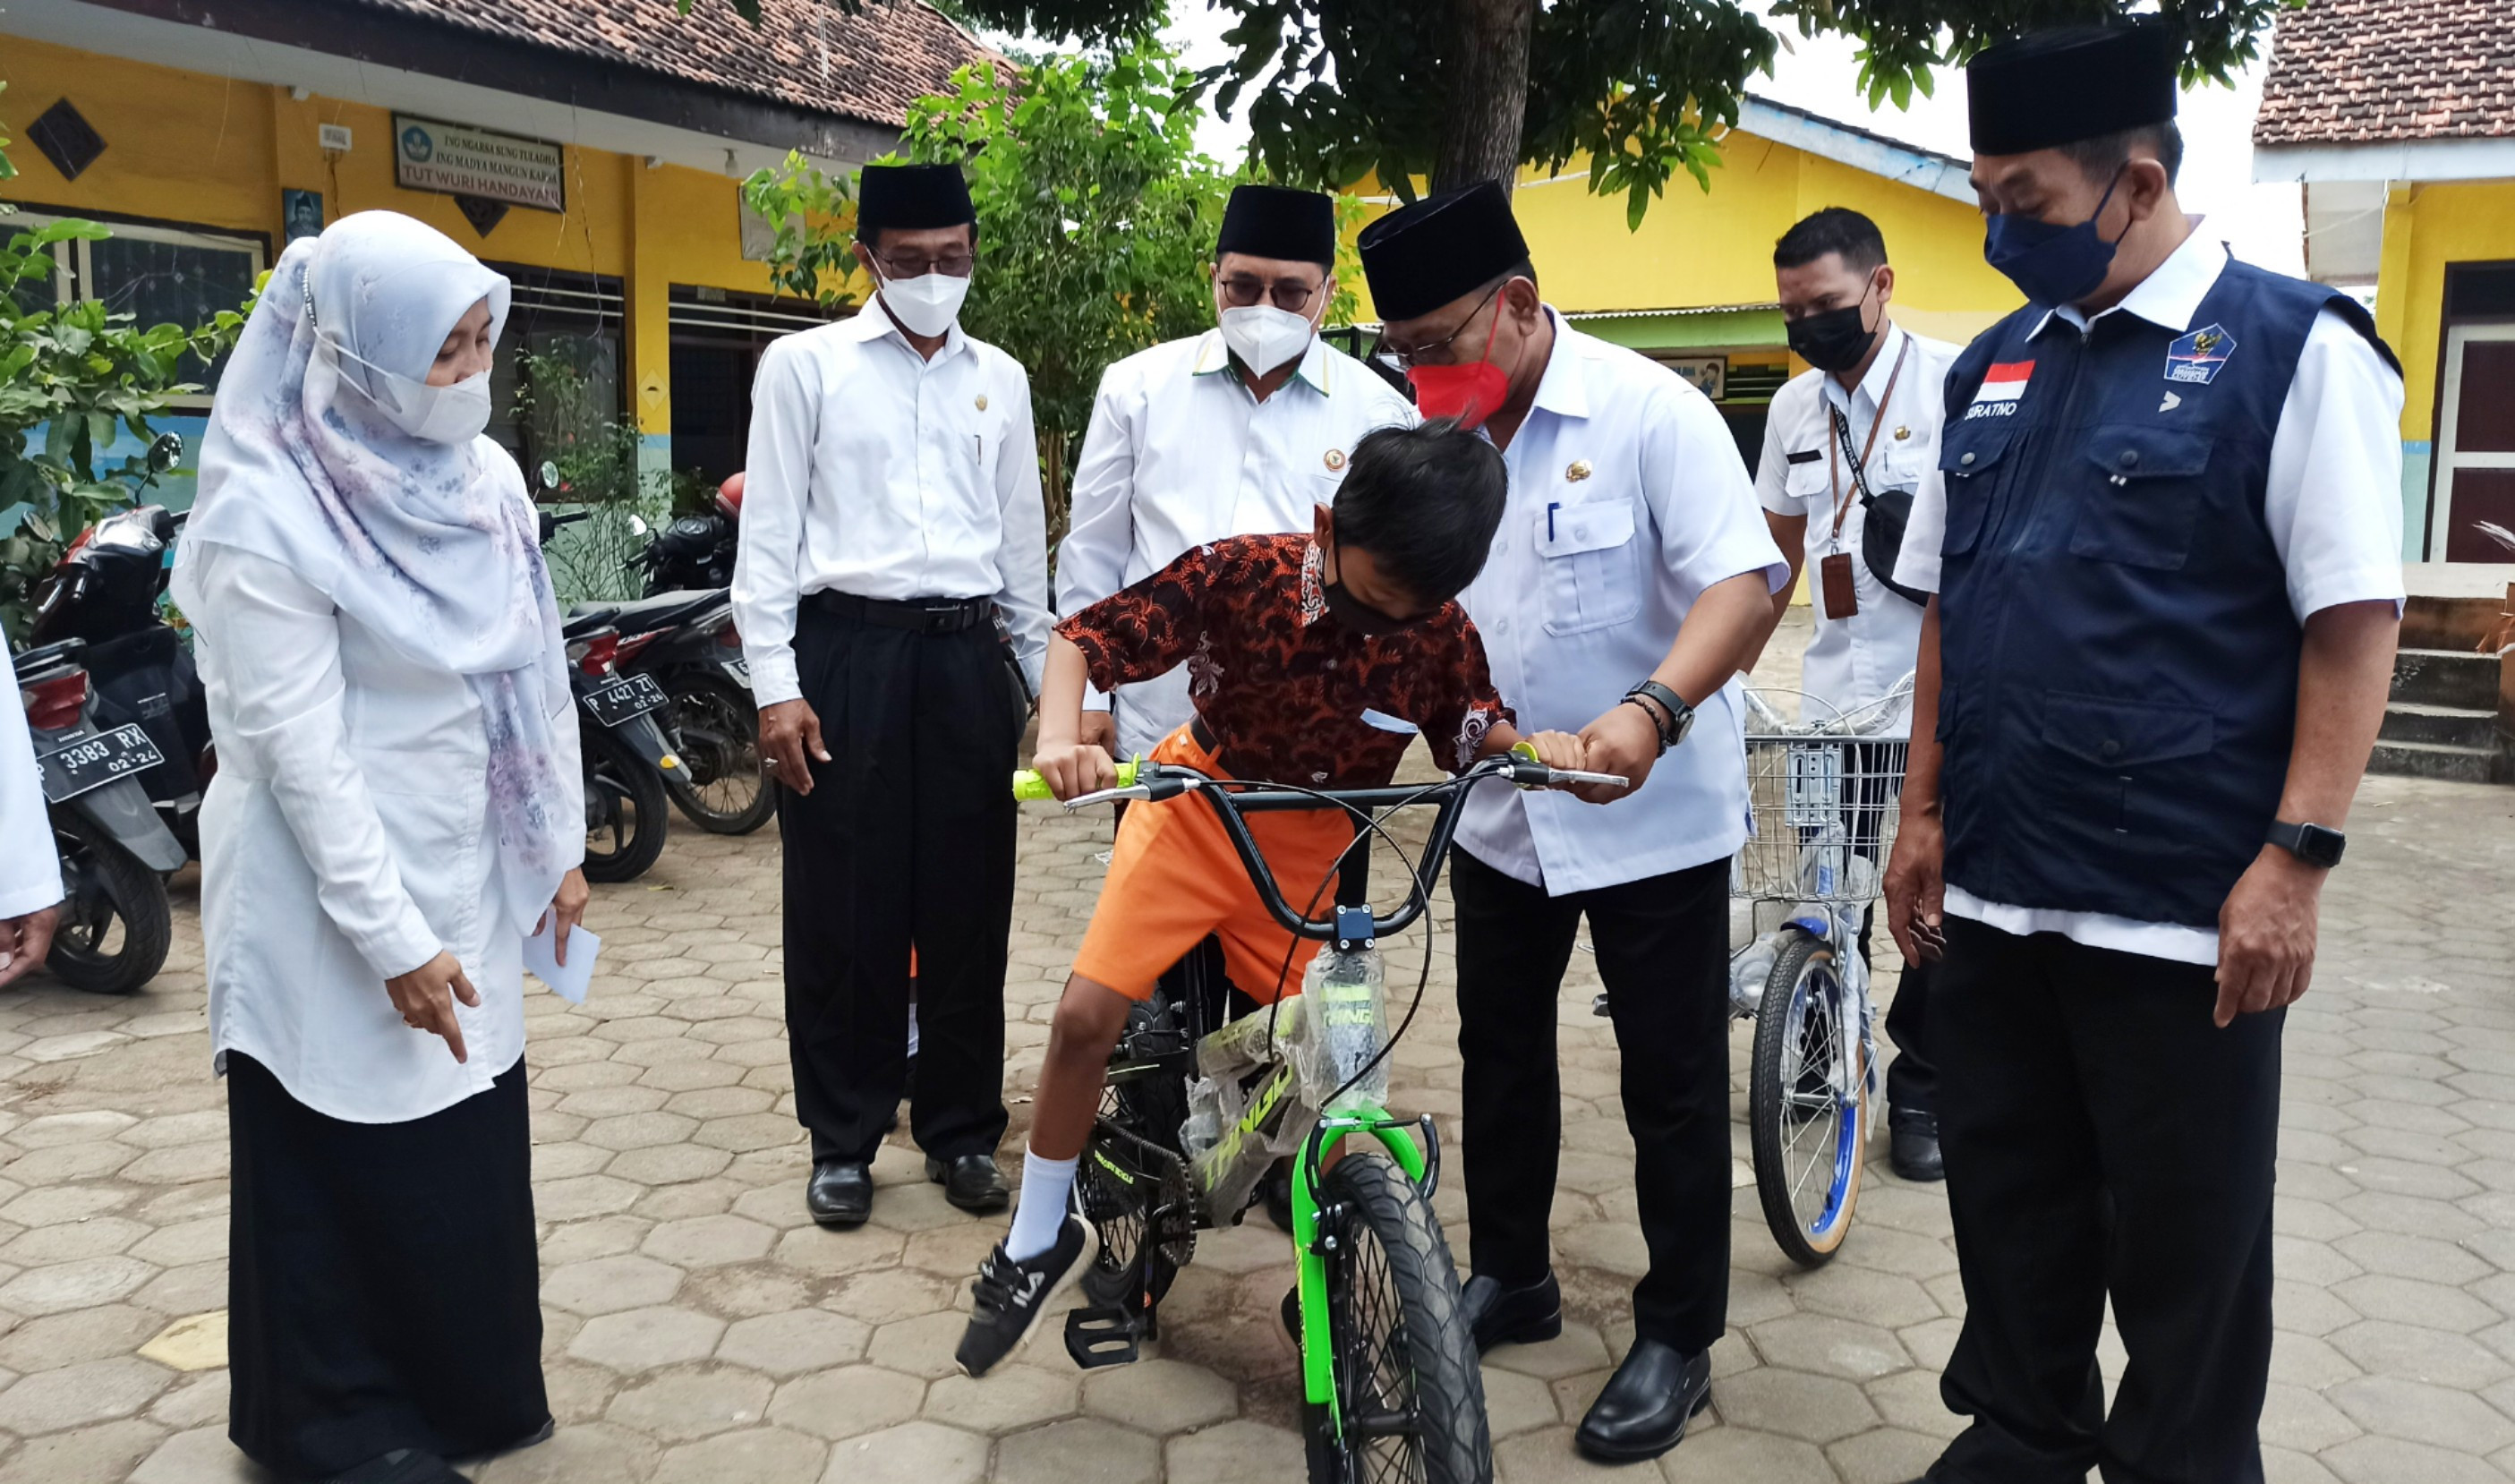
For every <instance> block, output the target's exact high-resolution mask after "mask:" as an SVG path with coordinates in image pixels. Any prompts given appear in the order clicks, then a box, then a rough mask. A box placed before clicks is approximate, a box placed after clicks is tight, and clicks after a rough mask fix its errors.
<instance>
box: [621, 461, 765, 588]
mask: <svg viewBox="0 0 2515 1484" xmlns="http://www.w3.org/2000/svg"><path fill="white" fill-rule="evenodd" d="M742 484H743V479H742V475H741V474H735V475H733V476H732V477H731V478H729V479H726V480H725V481H724V482H723V483H722V484H720V485H718V486H717V490H716V499H715V501H714V506H715V509H714V511H713V513H712V514H709V515H683V516H681V517H680V519H678V520H676V521H674V522H673V523H671V524H670V525H667V526H665V527H664V528H663V529H662V530H660V531H657V532H656V533H655V536H654V539H653V540H651V541H649V542H647V543H646V550H645V551H644V552H643V553H642V554H640V555H639V556H638V557H637V559H636V560H635V561H634V562H633V563H632V565H634V566H637V567H639V568H640V569H642V570H643V571H644V572H645V574H646V596H647V597H649V598H654V597H657V596H659V595H661V594H665V593H686V592H691V591H693V590H699V589H722V588H727V587H730V586H732V585H733V558H734V554H735V541H736V536H737V532H738V530H739V528H740V526H741V523H742Z"/></svg>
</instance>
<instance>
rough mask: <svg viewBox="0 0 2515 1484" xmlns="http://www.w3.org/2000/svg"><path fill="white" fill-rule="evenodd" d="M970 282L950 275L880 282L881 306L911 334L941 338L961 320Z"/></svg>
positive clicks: (918, 276)
mask: <svg viewBox="0 0 2515 1484" xmlns="http://www.w3.org/2000/svg"><path fill="white" fill-rule="evenodd" d="M967 298H969V279H967V278H955V277H953V276H952V275H951V274H950V273H920V274H919V275H917V276H916V277H914V278H886V279H884V280H883V281H882V307H883V309H884V310H885V311H886V313H888V314H889V315H890V317H891V318H893V319H895V320H898V321H899V324H900V327H901V328H902V329H905V330H907V331H908V332H909V333H910V334H912V335H928V336H931V335H940V334H942V333H943V332H944V331H946V330H948V329H950V328H952V321H953V320H956V319H958V318H960V317H961V302H962V301H963V300H965V299H967Z"/></svg>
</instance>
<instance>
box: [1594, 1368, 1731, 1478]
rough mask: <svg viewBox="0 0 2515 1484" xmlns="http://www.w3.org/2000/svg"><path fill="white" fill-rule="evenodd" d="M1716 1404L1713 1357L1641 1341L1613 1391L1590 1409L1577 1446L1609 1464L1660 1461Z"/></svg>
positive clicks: (1618, 1371)
mask: <svg viewBox="0 0 2515 1484" xmlns="http://www.w3.org/2000/svg"><path fill="white" fill-rule="evenodd" d="M1710 1403H1711V1351H1709V1350H1697V1351H1695V1352H1694V1353H1693V1354H1691V1355H1687V1354H1685V1353H1683V1352H1681V1351H1679V1350H1677V1349H1675V1348H1673V1347H1671V1346H1669V1345H1664V1344H1662V1343H1660V1342H1659V1341H1658V1340H1634V1341H1633V1348H1632V1351H1631V1353H1629V1354H1628V1355H1626V1357H1625V1363H1624V1364H1623V1365H1621V1366H1618V1367H1616V1374H1615V1375H1614V1376H1612V1377H1610V1378H1608V1381H1607V1389H1605V1390H1604V1391H1601V1392H1599V1393H1598V1399H1597V1400H1596V1401H1594V1402H1591V1403H1590V1404H1589V1415H1588V1416H1587V1417H1585V1418H1583V1419H1581V1429H1580V1430H1579V1431H1578V1432H1575V1433H1573V1434H1572V1443H1573V1446H1574V1447H1576V1448H1579V1449H1580V1450H1581V1451H1582V1452H1583V1453H1586V1454H1587V1455H1588V1456H1589V1457H1591V1458H1593V1459H1597V1460H1600V1461H1602V1462H1604V1463H1635V1462H1638V1461H1640V1460H1642V1459H1655V1458H1658V1457H1659V1456H1660V1455H1661V1454H1663V1453H1666V1452H1668V1451H1669V1450H1670V1449H1671V1448H1673V1447H1675V1446H1676V1445H1677V1444H1678V1443H1680V1442H1682V1441H1684V1439H1685V1424H1686V1423H1687V1422H1691V1421H1692V1420H1693V1418H1694V1414H1696V1413H1698V1412H1700V1411H1702V1410H1703V1409H1704V1408H1705V1407H1706V1406H1707V1405H1709V1404H1710Z"/></svg>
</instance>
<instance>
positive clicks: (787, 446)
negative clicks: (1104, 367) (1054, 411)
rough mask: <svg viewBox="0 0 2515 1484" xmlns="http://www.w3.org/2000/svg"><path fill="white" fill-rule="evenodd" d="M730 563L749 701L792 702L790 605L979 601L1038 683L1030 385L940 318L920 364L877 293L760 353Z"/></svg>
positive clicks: (1003, 357) (1038, 566) (1043, 530)
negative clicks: (810, 599) (937, 336)
mask: <svg viewBox="0 0 2515 1484" xmlns="http://www.w3.org/2000/svg"><path fill="white" fill-rule="evenodd" d="M745 473H746V478H745V481H744V484H743V497H742V527H741V541H740V546H739V548H738V552H737V555H736V556H735V558H734V564H733V615H734V624H735V627H737V628H738V629H739V630H740V631H741V633H742V649H743V655H744V657H745V658H746V659H748V660H749V661H750V662H751V689H752V694H753V695H754V696H755V697H757V698H758V700H759V702H760V704H761V705H763V706H769V705H774V704H776V703H777V702H780V701H792V700H797V699H800V698H801V697H802V695H803V693H804V691H803V687H802V685H801V684H800V683H799V682H798V681H797V680H796V676H795V612H796V609H797V607H798V606H799V604H800V603H801V601H802V599H803V598H804V596H805V595H807V594H811V593H818V592H821V591H823V590H825V589H826V590H829V591H832V592H838V593H846V594H852V595H854V596H855V597H858V598H886V599H891V600H905V599H910V598H993V599H995V601H996V604H997V606H998V607H1000V608H1001V609H1002V610H1003V612H1004V616H1005V619H1006V622H1007V623H1008V624H1009V626H1010V630H1011V634H1012V643H1013V653H1014V656H1015V657H1016V658H1017V659H1019V660H1020V661H1021V666H1022V670H1023V672H1024V673H1025V674H1026V675H1027V676H1028V677H1029V680H1030V684H1031V688H1032V689H1033V690H1034V691H1036V690H1037V689H1038V688H1039V679H1040V665H1041V662H1042V659H1043V657H1044V656H1045V655H1046V654H1047V652H1048V517H1047V512H1046V509H1045V508H1044V507H1043V505H1042V504H1041V500H1040V489H1039V450H1038V441H1037V438H1036V437H1035V435H1034V434H1033V433H1032V429H1031V416H1030V378H1029V377H1028V376H1026V375H1024V374H1023V372H1022V368H1021V367H1020V365H1018V364H1017V363H1015V362H1014V360H1013V358H1012V357H1011V356H1010V355H1007V354H1006V353H1005V352H1004V351H1002V350H997V349H996V348H995V347H993V346H991V345H988V344H986V343H985V342H983V341H977V340H971V339H970V338H969V336H967V335H964V334H962V333H961V327H960V325H959V324H957V323H956V324H954V325H953V326H952V328H951V329H950V330H949V331H947V332H946V333H945V335H944V339H943V348H942V349H941V350H937V351H935V352H934V358H933V359H932V360H928V359H927V358H925V357H924V356H922V355H920V354H918V353H917V349H916V347H914V346H911V345H910V344H909V343H908V341H907V339H906V338H905V337H903V336H902V335H901V334H900V333H899V330H898V327H897V326H895V325H893V324H892V323H891V320H890V316H889V315H888V314H886V313H885V312H884V311H883V308H882V301H881V300H880V299H879V298H876V299H875V300H874V301H873V302H872V303H870V304H868V305H866V306H865V307H864V309H863V310H862V311H861V312H860V313H858V314H856V315H855V317H853V318H851V319H845V320H841V321H840V322H839V323H837V324H831V325H822V326H820V327H818V328H816V329H810V330H804V331H803V332H801V333H800V334H795V335H789V336H786V337H785V338H783V339H781V340H779V341H777V342H776V343H775V344H773V345H771V346H770V347H769V348H768V350H767V352H766V353H765V354H763V356H762V357H761V359H760V377H759V380H758V382H757V383H756V384H755V385H754V387H753V389H752V414H751V452H750V460H749V468H748V469H747V470H746V472H745Z"/></svg>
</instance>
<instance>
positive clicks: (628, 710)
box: [585, 675, 664, 726]
mask: <svg viewBox="0 0 2515 1484" xmlns="http://www.w3.org/2000/svg"><path fill="white" fill-rule="evenodd" d="M585 704H586V708H587V709H588V710H590V711H592V712H593V713H594V720H596V721H599V722H601V723H602V724H603V725H605V726H617V725H619V724H620V723H621V722H623V721H628V720H629V719H631V718H632V717H642V716H644V715H645V714H646V713H648V712H650V711H655V710H659V709H660V708H661V707H662V706H663V704H664V687H663V686H661V685H658V684H656V683H655V678H654V677H653V676H651V675H624V676H621V677H620V678H619V679H617V680H612V681H611V682H609V683H608V684H605V685H602V686H600V687H599V688H598V689H594V690H589V691H587V692H586V694H585Z"/></svg>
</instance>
